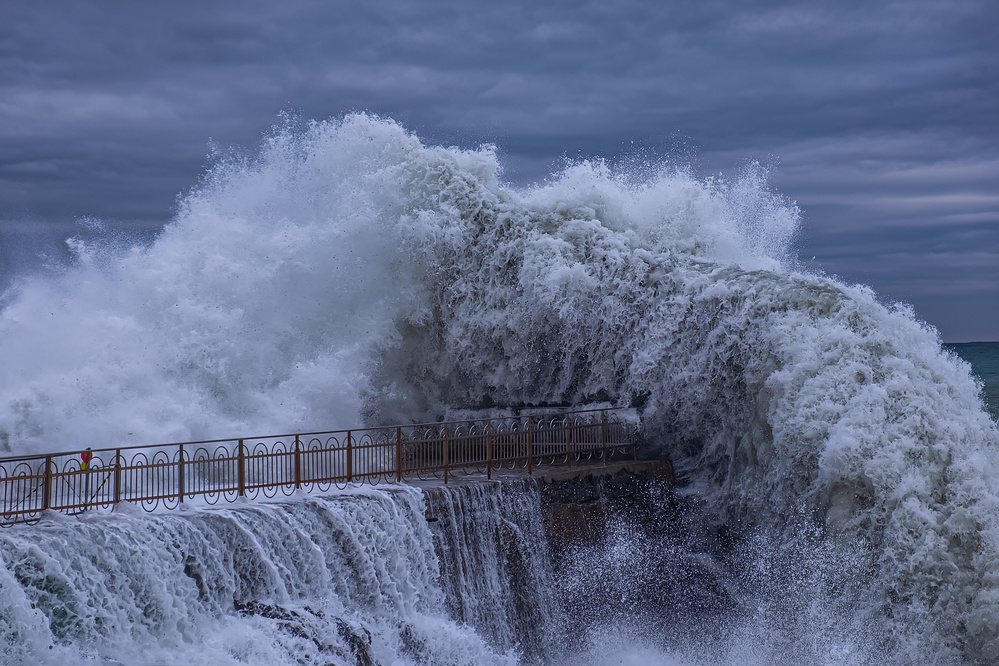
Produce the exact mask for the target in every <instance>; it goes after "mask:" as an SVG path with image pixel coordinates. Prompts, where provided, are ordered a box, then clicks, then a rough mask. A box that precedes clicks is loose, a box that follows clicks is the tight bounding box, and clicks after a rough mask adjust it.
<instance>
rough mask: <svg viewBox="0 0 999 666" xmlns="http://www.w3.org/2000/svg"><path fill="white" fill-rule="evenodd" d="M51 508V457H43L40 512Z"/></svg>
mask: <svg viewBox="0 0 999 666" xmlns="http://www.w3.org/2000/svg"><path fill="white" fill-rule="evenodd" d="M50 506H52V456H45V472H44V473H43V476H42V510H43V511H48V509H49V507H50Z"/></svg>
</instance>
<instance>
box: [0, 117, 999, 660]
mask: <svg viewBox="0 0 999 666" xmlns="http://www.w3.org/2000/svg"><path fill="white" fill-rule="evenodd" d="M797 225H798V213H797V210H796V209H795V208H794V206H793V205H792V204H790V203H789V202H787V201H784V200H783V199H782V198H781V197H779V196H778V195H776V194H774V193H773V192H771V191H770V190H769V189H768V188H767V187H766V183H765V173H764V172H763V171H762V170H760V169H759V168H754V167H750V168H747V169H746V171H745V173H744V174H743V175H742V176H741V177H740V178H738V179H736V180H734V181H732V182H720V181H715V182H710V181H709V182H705V181H701V180H698V179H696V178H694V177H693V176H691V175H690V174H688V173H686V172H684V171H682V170H680V171H677V170H670V169H664V170H661V171H659V172H654V173H649V174H644V175H636V174H615V173H613V172H612V171H611V170H610V169H609V168H608V167H607V166H606V165H604V164H602V163H599V162H584V163H580V164H576V165H573V166H571V167H570V168H568V169H567V170H566V171H565V172H564V173H562V174H561V175H559V176H558V177H556V178H554V179H553V180H552V182H551V183H549V184H546V185H543V186H539V187H536V188H533V189H530V190H515V189H513V188H510V187H507V186H504V185H503V183H502V182H501V180H500V176H499V167H498V162H497V159H496V156H495V154H494V153H493V152H492V150H490V149H488V148H487V149H482V150H478V151H461V150H457V149H443V148H430V147H425V146H423V145H422V144H421V143H420V142H419V141H418V139H417V138H415V137H413V136H412V135H409V134H407V133H405V132H404V131H403V130H402V129H400V128H399V127H398V126H397V125H396V124H394V123H393V122H391V121H386V120H381V119H377V118H372V117H370V116H365V115H354V116H348V117H346V118H345V119H343V120H340V121H330V122H319V123H313V124H311V125H309V126H308V127H307V128H306V129H304V130H292V129H278V130H276V131H275V132H274V133H273V135H272V136H271V137H270V138H269V139H268V140H267V141H265V143H264V145H263V147H262V148H261V151H260V153H259V155H257V156H256V157H254V158H252V159H247V160H240V159H237V158H226V159H221V160H220V161H219V162H218V163H217V164H216V165H215V166H214V167H213V169H212V171H211V172H210V173H209V174H208V176H207V177H206V179H205V182H204V183H203V185H202V186H200V187H199V188H198V189H196V190H195V191H194V192H192V193H191V194H190V195H188V196H187V197H185V198H184V200H183V203H182V206H181V209H180V211H179V213H178V215H177V217H176V219H175V220H174V221H173V222H172V223H171V224H170V225H168V226H167V228H166V229H165V230H164V232H163V233H162V234H161V235H160V237H159V238H158V239H157V240H156V241H155V242H154V243H152V244H151V245H150V246H148V247H137V248H133V249H130V250H128V251H124V252H122V251H120V250H108V249H107V248H106V247H105V246H103V245H101V244H100V243H96V244H95V243H85V242H83V241H75V242H74V243H73V249H74V252H75V253H76V255H77V261H76V263H75V264H74V265H73V266H71V267H69V268H67V269H65V270H64V271H63V272H61V273H60V274H58V275H50V276H44V277H36V278H32V279H26V280H24V281H22V282H21V283H20V284H19V285H18V286H17V288H16V290H15V291H13V292H11V293H8V294H7V295H6V296H5V298H4V303H5V305H4V309H3V311H2V314H0V339H2V340H3V343H2V346H0V432H2V445H3V446H4V447H5V448H7V449H9V450H11V451H18V452H21V451H32V450H43V449H62V448H72V447H74V446H79V445H82V444H87V445H93V446H104V445H114V444H124V443H141V442H150V441H164V440H180V439H194V438H202V437H215V436H232V435H234V434H250V433H253V434H257V433H265V432H270V431H278V432H287V431H289V430H292V429H297V428H307V429H311V428H327V427H334V426H351V425H355V424H356V423H358V422H360V421H362V420H366V421H369V422H374V421H377V422H386V421H389V422H390V421H404V420H409V419H417V418H419V419H422V418H427V417H435V416H438V415H441V414H446V413H447V412H448V411H450V410H456V409H464V408H469V407H474V406H476V405H480V404H498V405H515V404H538V403H542V402H547V403H551V402H566V403H577V402H581V401H586V400H597V399H600V400H610V401H612V402H617V403H622V404H628V403H631V402H633V401H634V402H635V403H636V404H642V405H643V407H642V409H643V423H644V426H645V429H646V433H647V435H648V437H649V439H650V441H651V442H653V443H654V444H655V445H657V446H659V447H661V448H662V450H663V451H665V452H666V453H668V454H669V455H671V456H672V457H673V460H674V461H675V463H676V466H677V468H678V470H679V471H680V473H681V474H682V475H683V476H684V477H685V478H686V479H687V480H688V481H689V483H690V484H691V488H693V489H694V490H696V492H698V493H699V494H700V495H701V496H702V497H704V498H705V499H706V501H707V502H708V507H709V510H708V514H709V516H710V517H711V519H712V520H715V521H717V522H718V523H720V524H722V523H723V524H727V525H729V526H730V527H731V528H733V529H736V531H740V530H741V532H742V533H744V534H753V533H754V530H760V529H765V530H767V531H768V532H772V533H774V534H776V535H778V536H776V537H774V538H776V539H778V542H780V539H781V538H782V537H780V536H779V535H781V534H784V533H787V534H792V533H793V531H794V529H797V528H796V527H795V528H792V527H790V525H791V524H792V523H794V524H797V523H796V522H795V521H793V520H791V517H793V516H800V515H802V514H804V515H807V516H809V517H810V520H813V521H814V522H815V524H817V525H819V526H820V527H821V528H822V529H823V530H825V532H826V534H827V538H829V539H831V540H833V541H836V540H839V541H841V542H842V543H845V544H848V545H850V546H851V547H852V546H856V545H858V544H859V545H860V546H861V547H863V548H865V549H868V550H869V552H870V553H872V556H871V558H872V564H871V566H870V570H869V571H865V572H860V573H859V574H858V576H857V578H858V581H859V582H858V585H861V586H863V588H864V589H865V590H868V591H869V594H867V595H866V596H865V597H864V598H863V600H862V603H861V602H858V603H859V604H860V606H859V607H858V608H857V609H856V612H857V613H858V614H859V615H861V616H862V617H864V618H865V620H867V621H870V622H874V623H878V624H879V626H882V627H883V628H884V632H885V634H886V635H887V636H889V637H890V638H891V640H893V641H896V642H897V643H898V644H899V645H905V644H906V642H907V641H908V640H909V639H910V637H912V636H917V637H918V636H919V635H922V636H923V637H924V640H923V642H922V643H920V645H921V646H922V647H920V648H919V649H923V648H925V647H926V646H927V645H929V646H932V647H933V649H934V650H937V651H938V654H939V655H940V657H939V658H940V659H945V658H947V655H948V654H950V651H952V650H957V651H963V652H964V653H965V654H966V656H967V657H968V658H970V659H971V660H977V661H979V662H981V663H990V662H994V661H996V660H999V639H997V638H996V637H997V636H999V573H997V572H999V501H997V497H996V493H995V490H994V487H993V486H994V484H993V483H992V479H994V478H995V477H996V473H997V472H999V469H997V450H999V433H997V429H996V425H995V424H994V422H992V421H990V420H989V418H988V417H987V416H986V414H985V412H984V410H983V408H982V405H981V400H980V397H979V395H978V390H979V388H978V387H977V386H976V384H975V383H974V381H973V380H972V379H971V377H970V375H969V372H968V368H967V366H966V365H965V364H964V363H962V362H960V361H958V360H957V359H956V358H955V357H953V355H951V354H948V353H945V352H942V351H941V350H940V344H939V339H938V336H937V334H936V333H935V331H933V330H932V329H930V328H928V327H927V326H925V325H924V324H922V323H920V322H919V321H918V320H917V319H916V318H915V317H914V315H913V313H912V312H911V311H909V310H907V309H906V308H904V307H898V306H886V305H884V304H882V303H880V302H879V301H878V300H877V298H876V296H875V295H874V294H873V293H872V292H871V291H870V290H868V289H866V288H863V287H857V286H848V285H844V284H842V283H840V282H837V281H836V280H834V279H831V278H828V277H824V276H816V275H811V274H807V273H804V272H801V271H800V270H798V269H796V267H795V266H794V264H793V248H792V247H791V245H790V242H791V240H792V239H793V236H794V233H795V231H796V229H797ZM787 538H790V537H787ZM802 566H806V565H804V564H803V565H802ZM24 612H25V613H27V611H24ZM171 630H172V629H171ZM178 631H182V630H181V629H178ZM899 649H902V648H899ZM914 649H916V648H914Z"/></svg>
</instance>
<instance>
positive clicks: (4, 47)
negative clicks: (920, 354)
mask: <svg viewBox="0 0 999 666" xmlns="http://www.w3.org/2000/svg"><path fill="white" fill-rule="evenodd" d="M997 28H999V3H995V2H993V1H992V0H962V1H954V2H943V1H940V0H932V1H928V0H908V1H906V2H884V3H870V2H859V1H855V0H846V1H841V2H832V1H829V2H759V1H756V2H753V1H750V2H733V1H731V0H727V1H724V2H722V1H718V0H708V1H706V2H700V3H650V2H645V1H641V2H639V1H624V2H614V3H608V2H572V3H569V2H545V3H527V2H507V3H493V4H491V5H483V6H478V5H470V4H469V3H464V2H457V1H446V2H445V1H434V0H428V1H427V2H419V3H401V2H395V1H392V2H390V1H387V0H374V1H372V2H365V3H326V2H318V1H316V2H306V1H304V0H302V1H293V0H290V1H289V2H283V3H273V2H263V1H260V0H246V1H243V2H234V1H230V2H210V3H205V2H198V3H195V2H186V1H179V2H172V3H135V2H126V1H124V0H117V1H112V0H104V1H101V2H97V1H96V0H91V1H89V2H88V1H84V0H74V1H73V2H70V1H68V0H65V1H61V2H59V1H53V2H46V3H7V5H6V6H5V8H4V18H3V22H2V23H0V221H2V226H0V240H2V241H3V243H4V250H3V255H2V256H0V260H2V259H4V258H6V259H7V260H8V262H11V261H15V259H13V257H15V256H16V257H21V256H23V255H24V254H25V251H24V249H23V248H35V249H37V248H48V247H49V245H50V243H51V242H52V239H53V238H55V237H59V236H60V235H61V234H64V233H65V232H66V230H67V229H72V228H73V226H74V220H75V219H76V218H77V217H80V216H85V215H90V216H98V217H103V218H106V219H108V220H113V221H115V224H118V225H120V226H121V227H122V228H131V229H136V230H142V229H146V230H149V229H155V228H157V226H158V225H161V224H162V223H163V222H165V221H166V220H167V219H168V218H169V216H170V215H171V214H172V210H173V205H174V203H175V201H176V196H177V194H178V193H180V192H182V191H184V190H185V189H187V188H189V187H190V186H192V185H193V184H194V183H195V182H196V179H197V177H198V174H199V173H200V171H201V170H202V169H203V167H204V161H205V154H206V151H207V143H208V140H209V139H213V140H215V141H217V142H218V143H220V144H221V145H252V144H254V143H255V142H256V141H257V140H258V138H259V136H260V135H261V133H263V132H264V131H266V130H267V128H268V127H269V126H270V125H271V124H272V123H273V122H274V120H275V114H276V113H277V112H278V111H280V110H282V109H291V110H295V111H297V112H300V113H301V114H303V115H304V116H307V117H320V118H321V117H327V116H330V115H339V114H342V113H344V112H346V111H350V110H368V111H372V112H375V113H380V114H385V115H388V116H391V117H393V118H395V119H397V120H399V121H400V122H402V123H403V124H405V125H406V126H408V127H409V128H410V129H412V130H414V131H415V132H417V133H418V134H419V135H420V136H421V137H422V138H424V139H425V140H426V141H429V142H441V143H446V144H455V143H456V144H459V145H466V146H474V145H478V144H479V143H482V142H492V143H495V144H497V145H498V146H499V148H500V153H501V155H502V156H503V158H504V160H505V165H506V171H505V176H506V177H507V178H509V179H510V180H512V181H514V182H518V183H526V182H531V181H535V180H539V179H542V178H544V177H545V176H546V175H547V174H548V172H549V170H550V169H551V168H552V165H554V164H558V163H559V160H560V159H561V158H562V157H563V156H568V157H576V156H586V157H592V156H598V155H602V156H604V157H607V158H608V159H611V160H618V159H627V158H628V155H629V154H630V153H633V152H634V151H636V150H641V151H645V152H646V153H651V154H659V155H660V156H662V155H665V156H667V157H669V156H671V155H675V154H677V153H678V154H679V155H680V157H681V158H683V159H686V158H691V159H692V161H693V164H694V165H695V167H696V168H698V169H700V170H701V171H703V172H704V173H710V172H715V171H719V170H725V171H733V170H737V169H738V168H740V167H741V166H742V165H743V164H744V163H745V162H746V161H747V160H753V159H756V160H761V161H764V162H767V163H773V164H776V165H777V166H776V169H775V170H774V176H773V177H774V183H775V185H776V186H777V187H778V188H779V189H780V190H781V191H782V192H783V193H784V194H786V195H787V196H789V197H791V198H794V199H796V200H797V201H798V202H799V204H800V205H801V207H802V209H803V211H804V214H805V224H806V226H805V234H804V237H803V239H802V259H803V260H808V259H810V257H811V256H812V255H815V256H816V262H815V263H816V264H817V265H821V266H822V267H823V268H825V269H826V270H828V271H830V272H834V273H836V274H839V275H841V276H843V277H845V278H847V279H852V280H859V281H864V282H868V283H871V284H872V285H873V286H874V287H875V288H877V289H878V290H879V291H882V292H883V293H885V294H886V296H887V297H889V298H900V299H905V300H908V301H910V302H912V303H913V304H914V305H915V306H916V308H917V311H918V312H919V313H920V314H921V315H922V316H924V317H927V318H928V319H929V320H930V321H931V322H932V323H933V324H935V325H937V326H938V327H940V329H941V331H942V332H943V334H944V336H945V338H947V339H952V340H963V339H968V338H969V337H988V338H991V339H999V324H997V322H995V321H994V318H993V319H992V320H990V319H989V318H988V317H985V318H983V317H982V316H980V314H977V313H975V312H974V310H975V308H971V309H966V310H961V309H959V306H958V305H957V304H959V303H962V302H963V301H962V298H965V297H966V296H967V295H968V294H971V293H974V294H976V296H975V298H976V299H977V301H976V300H974V299H972V300H971V301H969V302H977V303H980V304H981V303H984V304H986V305H991V306H993V308H992V309H993V311H999V280H995V277H996V268H995V267H996V266H997V265H999V249H997V239H996V235H997V233H999V232H997V231H996V229H997V228H999V202H997V188H996V185H997V183H999V114H997V113H996V112H995V110H996V109H997V108H999V78H997V77H996V76H995V72H996V71H999V46H997V45H996V39H995V33H996V29H997ZM13 247H16V248H18V249H17V250H16V251H13V250H12V249H11V248H13ZM28 254H30V252H28ZM993 260H995V261H993ZM18 261H20V260H18ZM990 262H993V263H991V265H990ZM806 263H807V261H806ZM972 267H974V268H972ZM990 280H991V281H992V284H993V287H992V288H991V289H989V287H988V284H989V281H990ZM948 298H950V300H951V302H953V303H954V304H955V305H954V307H951V308H949V309H948V307H949V306H947V299H948ZM934 299H936V300H934ZM966 306H967V303H965V304H964V305H960V308H965V307H966ZM978 309H979V310H981V308H978ZM983 322H984V323H983Z"/></svg>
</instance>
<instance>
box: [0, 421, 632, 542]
mask: <svg viewBox="0 0 999 666" xmlns="http://www.w3.org/2000/svg"><path fill="white" fill-rule="evenodd" d="M636 446H637V432H636V430H635V428H634V427H633V426H631V425H628V424H626V423H625V422H623V421H622V420H621V419H620V418H618V416H617V415H616V414H615V413H614V411H613V410H587V411H577V412H568V413H560V414H537V415H531V416H520V417H502V418H489V419H470V420H465V421H450V422H442V423H430V424H418V425H401V426H389V427H380V428H357V429H351V430H338V431H330V432H307V433H293V434H289V435H270V436H266V437H252V438H250V437H247V438H240V439H218V440H206V441H200V442H182V443H175V444H161V445H155V446H137V447H119V448H106V449H94V450H93V451H92V454H93V457H92V459H91V460H90V462H89V464H87V465H83V464H82V462H83V461H82V460H81V456H80V454H81V452H80V451H73V452H65V453H49V454H44V455H37V456H28V457H17V458H0V525H2V526H7V525H12V524H14V523H25V522H27V523H30V522H35V521H37V520H39V519H40V518H41V516H42V513H43V512H45V511H59V512H63V513H69V514H76V513H82V512H84V511H88V510H109V509H111V508H113V507H114V506H115V505H117V504H119V503H121V502H130V503H133V504H139V505H141V506H142V508H144V509H146V510H147V511H153V510H155V509H156V508H157V507H165V508H176V507H177V506H178V505H179V504H181V503H183V502H184V501H185V500H193V499H194V498H196V497H200V498H203V500H204V501H205V502H207V503H208V504H216V503H218V502H219V501H228V502H232V501H235V500H237V499H238V498H241V497H250V498H254V497H258V496H260V495H263V496H264V497H275V496H276V495H277V494H278V493H283V494H285V495H291V494H292V493H294V492H295V491H296V490H299V489H304V490H319V491H325V490H329V489H330V488H331V487H333V486H336V487H340V488H343V487H346V485H347V484H349V483H371V484H375V483H385V482H402V481H412V480H416V479H429V478H437V479H442V480H443V481H444V483H447V482H448V479H449V478H450V477H452V476H456V475H463V474H485V475H486V476H487V477H490V478H491V477H492V473H493V471H497V470H513V469H524V470H525V471H526V472H527V473H528V474H530V473H531V471H532V470H533V468H534V467H538V466H542V465H559V464H563V465H565V464H568V465H572V464H573V463H575V462H581V461H588V460H601V461H603V462H607V461H608V460H610V459H611V458H613V457H615V456H622V455H629V454H630V455H631V456H632V457H634V456H635V455H636ZM83 467H86V469H83Z"/></svg>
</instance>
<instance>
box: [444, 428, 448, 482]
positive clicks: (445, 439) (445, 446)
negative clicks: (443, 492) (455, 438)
mask: <svg viewBox="0 0 999 666" xmlns="http://www.w3.org/2000/svg"><path fill="white" fill-rule="evenodd" d="M447 434H448V433H447V423H445V424H444V483H447V463H448V455H447V454H448V450H447V448H448V441H447Z"/></svg>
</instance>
